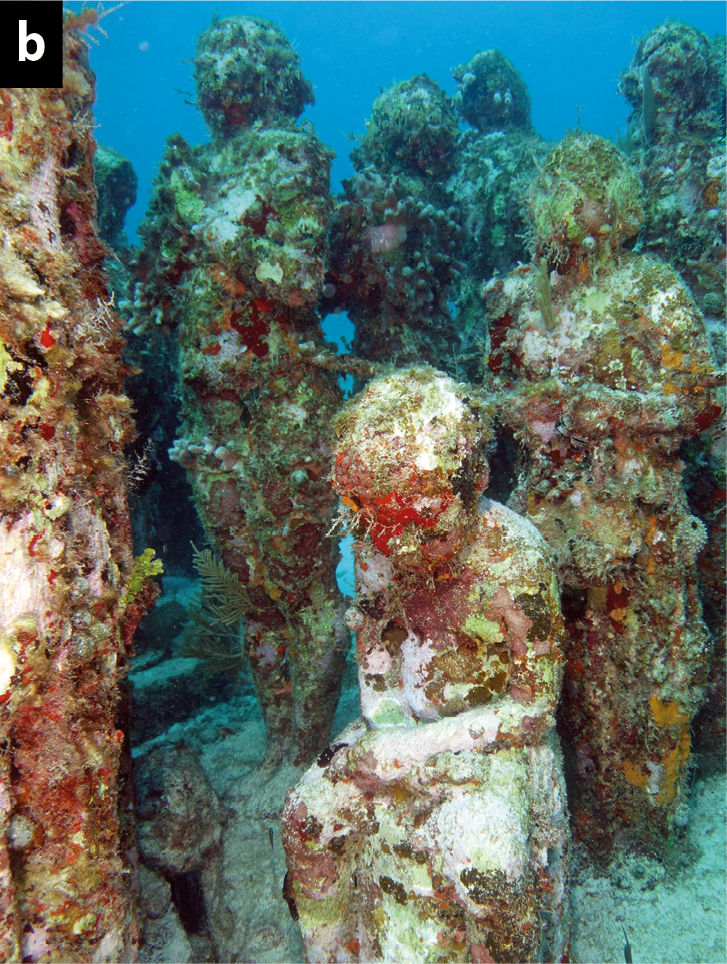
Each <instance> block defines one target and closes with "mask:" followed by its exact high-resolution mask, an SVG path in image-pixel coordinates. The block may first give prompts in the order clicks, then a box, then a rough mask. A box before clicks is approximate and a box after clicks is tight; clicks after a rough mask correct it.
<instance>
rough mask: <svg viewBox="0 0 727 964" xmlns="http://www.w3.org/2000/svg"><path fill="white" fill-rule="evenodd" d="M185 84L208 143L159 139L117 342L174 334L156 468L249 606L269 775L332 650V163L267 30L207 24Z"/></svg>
mask: <svg viewBox="0 0 727 964" xmlns="http://www.w3.org/2000/svg"><path fill="white" fill-rule="evenodd" d="M281 65H285V66H281ZM195 76H196V79H197V96H198V104H199V107H200V109H201V110H202V113H203V115H204V118H205V120H206V121H207V123H208V125H209V127H210V130H211V132H212V140H211V142H210V143H209V144H205V145H201V146H199V147H191V146H190V145H188V144H187V143H186V142H185V141H184V140H183V138H181V137H180V136H174V137H171V138H170V139H169V142H168V147H167V151H166V153H165V156H164V158H163V160H162V163H161V168H160V174H159V179H158V182H157V185H156V190H155V194H154V196H153V198H152V203H151V209H150V212H149V214H148V215H147V218H146V220H145V222H144V223H143V224H142V227H141V235H142V238H143V241H144V248H143V250H142V252H141V254H140V256H139V259H138V264H137V269H138V275H139V279H140V280H139V282H138V284H137V285H136V290H135V298H134V305H133V310H134V314H133V317H132V318H131V321H130V327H131V329H132V331H134V332H135V333H136V334H143V333H144V331H145V330H146V329H148V328H149V327H151V328H152V330H155V331H156V332H157V333H159V332H160V331H166V332H168V331H170V330H171V329H173V328H174V329H176V330H177V331H178V332H179V346H180V349H179V352H180V371H181V383H182V384H181V412H180V415H181V423H182V424H181V428H180V438H178V439H177V440H176V441H175V443H174V446H173V447H172V449H171V450H170V458H171V459H172V460H173V461H176V462H178V463H179V464H180V465H182V466H183V467H184V468H185V469H186V470H187V473H188V477H189V480H190V482H191V485H192V489H193V492H194V501H195V505H196V507H197V510H198V512H199V515H200V518H201V520H202V524H203V526H204V529H205V532H206V534H207V537H208V539H209V541H210V544H211V545H212V546H213V548H214V550H215V552H216V553H217V554H218V555H219V556H220V557H221V559H222V561H223V563H224V565H225V566H226V567H227V569H228V570H230V572H232V573H233V574H234V575H236V576H237V577H238V578H239V580H240V583H241V584H242V585H243V586H244V587H245V589H246V590H247V593H248V595H249V606H248V607H247V609H248V613H247V621H246V627H245V641H244V644H242V645H244V649H245V654H246V656H247V659H248V660H249V664H250V669H251V672H252V676H253V679H254V682H255V687H256V690H257V695H258V699H259V701H260V705H261V707H262V710H263V714H264V718H265V729H266V735H267V759H268V762H270V763H279V762H280V761H281V760H283V759H285V758H287V757H288V756H289V755H293V756H294V757H295V758H296V759H298V760H300V761H302V762H308V761H309V760H310V759H312V758H313V757H314V756H315V755H316V753H319V752H320V750H321V749H322V747H323V746H325V744H326V741H327V740H328V737H329V729H330V725H331V720H332V719H333V714H334V713H335V710H336V705H337V702H338V696H339V692H340V686H341V674H342V671H343V665H344V661H345V653H346V649H347V648H348V644H349V633H348V631H347V629H346V626H345V624H344V622H343V612H344V609H345V606H344V602H343V597H342V595H341V593H340V592H339V590H338V587H337V585H336V564H337V562H338V558H339V555H338V548H337V546H336V544H335V543H333V542H331V541H330V540H327V539H325V533H326V531H327V530H328V529H329V527H330V525H331V524H332V521H333V518H334V516H335V512H336V499H335V495H334V493H333V492H332V490H331V487H330V484H329V483H328V480H327V478H326V476H327V472H328V464H329V459H330V443H331V438H330V428H329V425H330V419H331V418H332V416H333V415H334V413H335V412H336V411H337V410H338V408H339V406H340V402H341V392H340V389H339V387H338V384H337V382H336V377H335V375H332V374H330V373H329V372H327V371H325V370H324V368H323V367H322V365H321V362H322V360H324V359H325V356H326V351H325V343H324V341H323V334H322V331H321V327H320V318H319V315H318V313H317V310H316V302H317V300H318V298H319V297H320V294H321V289H322V287H323V276H324V267H325V264H326V260H327V256H328V229H329V215H330V200H329V194H328V190H329V168H330V160H331V154H330V152H329V151H328V150H327V148H325V147H324V145H323V144H322V143H321V142H320V141H319V140H318V138H317V137H316V136H315V134H314V133H313V130H312V128H311V126H310V124H303V125H301V126H297V125H296V123H295V121H296V118H297V117H298V116H299V115H300V114H301V112H302V111H303V109H304V107H305V105H306V104H307V103H311V102H312V100H313V90H312V87H311V86H310V84H309V83H308V81H307V80H305V78H304V77H303V75H302V72H301V71H300V67H299V59H298V56H297V54H296V53H295V51H294V50H293V48H292V47H291V46H290V44H289V43H288V41H287V40H286V39H285V37H284V36H283V34H282V33H281V31H280V30H279V28H278V27H276V26H275V25H274V24H272V23H269V22H268V21H265V20H261V19H260V18H257V17H231V18H229V19H226V20H219V21H215V22H214V23H213V24H212V25H211V27H210V28H209V29H208V30H206V31H205V32H204V33H203V34H202V35H201V37H200V39H199V42H198V45H197V56H196V59H195ZM261 77H263V78H266V80H265V82H264V83H263V82H261V81H260V78H261ZM157 326H159V327H157Z"/></svg>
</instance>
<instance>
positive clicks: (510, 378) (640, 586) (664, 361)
mask: <svg viewBox="0 0 727 964" xmlns="http://www.w3.org/2000/svg"><path fill="white" fill-rule="evenodd" d="M642 217H643V213H642V209H641V205H640V191H639V184H638V181H637V179H636V177H635V175H634V174H633V172H632V171H631V170H630V168H629V166H628V163H627V162H626V159H625V158H624V157H623V155H621V154H620V152H619V151H618V149H617V148H615V147H614V146H613V145H611V144H609V143H608V142H607V141H605V140H603V139H601V138H597V137H594V136H593V135H590V134H585V133H577V132H576V133H573V134H570V135H568V136H567V137H566V138H565V139H564V141H562V142H561V143H560V144H558V145H556V146H555V147H554V148H553V150H552V151H551V152H550V154H549V155H548V157H547V159H546V161H545V163H544V165H543V168H542V171H541V172H540V174H539V176H538V177H537V179H536V181H535V183H534V186H533V193H532V199H531V219H532V225H533V233H534V237H535V245H536V257H537V259H538V260H537V262H536V264H534V265H532V266H522V267H520V268H518V269H516V270H515V271H513V272H511V273H510V275H508V276H506V277H496V278H494V279H493V280H492V281H491V282H489V283H488V284H486V285H485V286H484V289H483V295H484V297H485V301H486V306H487V311H488V315H489V318H490V338H491V350H490V355H489V367H490V369H491V371H492V372H494V373H496V375H497V379H496V383H497V384H498V386H499V388H500V390H501V391H503V390H504V392H505V394H502V395H500V396H499V398H500V399H501V402H500V405H499V412H500V417H501V418H502V420H503V421H504V422H505V424H506V425H508V426H509V427H510V428H511V429H512V430H513V431H514V432H515V436H516V438H517V439H519V440H520V441H521V443H522V444H523V446H524V447H525V449H526V452H527V459H526V460H525V462H524V464H523V466H522V467H521V469H522V470H521V472H520V475H519V480H518V484H517V487H516V489H515V491H514V493H513V495H512V497H511V500H510V503H509V504H510V505H511V506H512V507H513V508H514V509H516V510H517V511H520V512H522V513H523V514H524V515H526V516H527V518H528V519H529V520H530V521H532V522H533V523H534V524H535V525H536V526H537V527H538V529H539V530H540V532H541V533H542V534H543V535H544V536H545V538H546V539H547V541H548V543H549V545H550V546H551V548H552V549H553V551H554V552H555V555H556V559H557V563H558V572H559V576H560V579H561V586H562V589H563V611H564V615H565V617H566V624H567V627H568V630H569V633H568V653H567V655H568V662H567V666H566V680H565V684H564V706H563V711H562V716H563V725H564V728H565V732H566V733H567V735H568V738H569V739H570V740H571V741H572V743H573V745H574V748H575V757H576V759H575V790H576V797H575V801H576V807H575V827H576V828H577V832H578V836H579V837H580V839H582V840H584V841H586V842H587V843H588V845H589V846H590V847H591V848H592V849H593V851H594V853H595V854H597V855H599V856H603V855H604V854H605V853H608V852H609V850H610V847H611V846H612V845H613V844H617V845H626V844H628V843H631V844H633V845H635V846H637V847H640V848H647V849H654V850H656V851H658V850H660V848H661V847H662V846H663V843H664V840H665V839H666V837H667V835H668V834H669V833H670V832H671V830H672V829H673V828H674V827H675V826H679V825H682V826H683V825H684V823H685V821H686V819H687V814H688V810H687V807H686V798H687V766H688V763H689V752H690V723H691V720H692V718H693V716H694V714H695V712H696V710H697V709H698V707H699V706H700V704H701V702H702V699H703V693H704V684H705V678H706V673H707V667H708V660H709V651H710V639H709V635H708V633H707V631H706V627H705V625H704V622H703V621H702V615H701V603H700V600H699V596H698V593H697V585H696V567H695V559H696V556H697V553H698V552H699V550H700V549H701V548H702V546H703V545H704V542H705V539H706V532H705V528H704V525H703V524H702V522H701V521H700V520H699V519H697V518H696V517H694V516H692V515H691V514H690V512H689V509H688V507H687V504H686V499H685V497H684V492H683V489H682V486H681V470H682V464H681V462H680V461H679V458H678V455H677V448H678V446H679V444H680V442H682V441H683V440H684V439H686V438H688V437H689V436H691V435H693V434H695V433H696V432H698V431H700V430H701V429H704V428H707V427H708V426H709V425H710V424H711V422H712V421H713V420H714V419H715V418H716V417H717V415H719V413H720V408H719V406H718V405H716V404H715V400H714V397H713V392H712V390H713V389H714V387H715V385H717V384H718V383H719V375H718V373H717V372H716V370H715V362H714V356H713V354H712V352H711V348H710V344H709V339H708V337H707V333H706V331H705V328H704V323H703V320H702V316H701V314H700V312H699V311H698V309H697V308H696V306H695V304H694V301H693V299H692V297H691V295H690V294H689V291H688V289H687V288H686V287H685V286H684V284H683V282H682V281H681V279H680V278H679V276H678V275H677V274H676V273H675V272H674V270H673V269H672V268H671V267H669V266H668V265H665V264H663V263H662V262H660V261H658V260H656V259H652V258H648V257H645V256H643V255H635V254H632V253H631V252H629V251H628V250H626V249H625V248H624V246H623V245H624V241H625V240H626V239H628V238H630V237H633V236H634V235H635V234H636V233H637V231H638V229H639V225H640V223H641V220H642Z"/></svg>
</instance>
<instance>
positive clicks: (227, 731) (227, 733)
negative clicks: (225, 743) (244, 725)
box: [220, 726, 235, 737]
mask: <svg viewBox="0 0 727 964" xmlns="http://www.w3.org/2000/svg"><path fill="white" fill-rule="evenodd" d="M220 734H221V735H222V736H223V737H227V736H234V735H235V731H234V730H231V729H230V728H229V726H221V727H220Z"/></svg>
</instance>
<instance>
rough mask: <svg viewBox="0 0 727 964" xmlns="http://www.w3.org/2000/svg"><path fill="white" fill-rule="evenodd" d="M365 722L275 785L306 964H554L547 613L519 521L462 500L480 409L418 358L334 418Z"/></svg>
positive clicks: (471, 470) (556, 923)
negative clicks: (285, 791) (285, 792)
mask: <svg viewBox="0 0 727 964" xmlns="http://www.w3.org/2000/svg"><path fill="white" fill-rule="evenodd" d="M336 433H337V436H338V442H337V445H336V448H335V453H334V470H333V478H334V485H335V487H336V490H337V491H338V493H339V494H340V496H341V499H342V502H343V504H344V506H346V509H347V512H348V514H349V519H350V525H351V528H352V530H353V532H354V535H355V537H356V543H355V554H356V585H357V594H356V600H355V608H352V609H351V610H350V611H349V612H348V614H347V618H348V621H349V624H350V625H351V626H352V627H353V628H356V629H357V632H358V638H357V661H358V664H359V680H360V686H361V711H362V719H359V720H357V721H356V722H354V723H352V724H351V725H350V726H349V727H348V728H347V729H346V730H344V732H343V733H341V734H340V736H339V737H338V738H337V740H336V742H335V744H334V745H332V746H330V747H329V748H328V749H327V750H326V751H324V753H323V754H321V756H320V757H319V758H318V760H317V762H316V763H314V764H313V766H312V767H311V768H310V769H309V770H308V772H307V773H306V774H305V775H304V777H303V779H302V780H301V782H300V783H299V784H298V785H297V786H296V787H295V788H294V789H293V790H292V791H291V792H290V794H289V796H288V800H287V802H286V807H285V813H284V843H285V847H286V853H287V862H288V871H289V875H288V879H287V883H286V888H285V893H286V895H287V899H288V901H289V903H290V905H291V907H292V908H294V909H295V913H296V914H297V915H298V917H299V920H300V925H301V931H302V934H303V939H304V942H305V946H306V958H307V960H309V961H359V960H360V961H379V960H381V961H390V960H396V961H410V962H415V961H483V962H484V961H515V960H516V961H531V960H561V959H562V956H563V954H567V950H568V926H567V917H566V916H565V915H566V910H567V899H566V896H565V874H566V855H567V843H568V829H567V818H566V814H565V788H564V784H563V777H562V771H561V759H560V751H559V749H558V744H557V738H556V737H555V734H554V730H553V723H554V713H555V707H556V704H557V701H558V693H559V689H560V682H561V677H562V655H561V646H562V642H563V621H562V618H561V614H560V605H559V599H558V588H557V583H556V578H555V572H554V567H553V563H552V558H551V555H550V552H549V550H548V548H547V546H546V545H545V543H544V541H543V539H542V538H541V537H540V536H539V535H538V533H537V531H536V530H535V529H534V527H533V526H532V525H531V524H530V523H528V522H526V521H525V520H524V519H522V518H521V517H519V516H517V515H515V513H513V512H511V511H510V510H509V509H507V508H505V507H504V506H502V505H499V504H498V503H494V502H491V501H490V500H488V499H480V496H481V493H482V490H483V488H484V487H485V486H486V484H487V474H488V469H487V462H486V461H485V458H484V444H485V442H486V440H487V437H488V434H489V433H488V408H487V406H486V405H485V404H484V403H483V401H482V399H480V398H479V397H478V396H477V394H476V393H475V391H474V390H473V389H472V388H471V387H469V386H467V385H461V384H457V383H455V382H454V381H452V380H451V379H449V378H447V377H446V376H445V375H444V374H442V373H441V372H436V371H434V370H433V369H431V368H408V369H403V370H400V371H398V372H396V373H394V374H391V375H388V376H381V377H379V378H376V379H374V380H373V381H372V382H370V383H369V384H368V385H367V387H366V388H365V389H364V390H363V392H362V393H361V394H360V395H359V396H357V397H356V398H355V399H354V400H353V401H352V402H350V403H349V404H348V405H347V406H346V407H345V408H344V409H343V411H342V413H341V414H340V415H339V416H338V418H337V419H336Z"/></svg>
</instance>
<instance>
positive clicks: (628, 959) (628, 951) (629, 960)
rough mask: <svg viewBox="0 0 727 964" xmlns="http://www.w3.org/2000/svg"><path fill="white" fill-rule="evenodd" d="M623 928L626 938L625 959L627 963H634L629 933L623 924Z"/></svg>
mask: <svg viewBox="0 0 727 964" xmlns="http://www.w3.org/2000/svg"><path fill="white" fill-rule="evenodd" d="M621 930H622V931H623V932H624V940H625V941H626V943H625V944H624V960H625V961H626V964H634V958H633V955H632V953H631V944H629V935H628V934H627V933H626V928H625V927H624V925H623V924H622V925H621Z"/></svg>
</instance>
